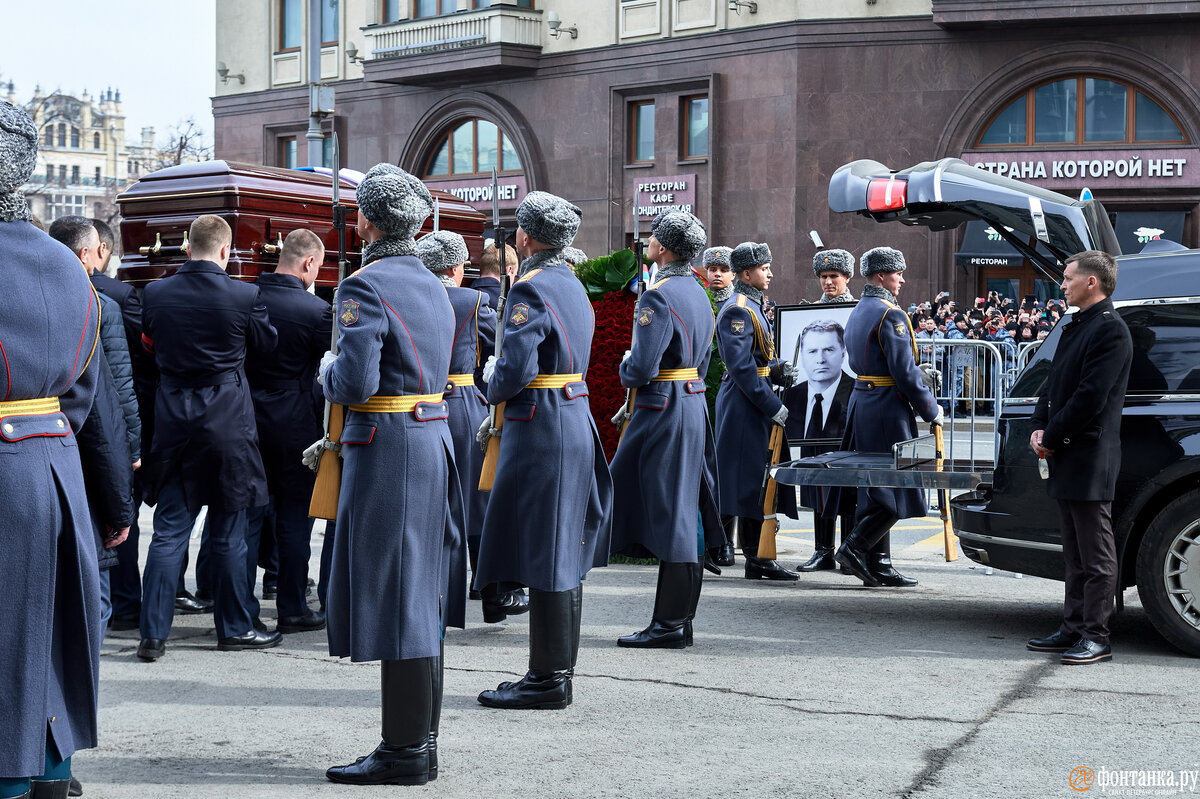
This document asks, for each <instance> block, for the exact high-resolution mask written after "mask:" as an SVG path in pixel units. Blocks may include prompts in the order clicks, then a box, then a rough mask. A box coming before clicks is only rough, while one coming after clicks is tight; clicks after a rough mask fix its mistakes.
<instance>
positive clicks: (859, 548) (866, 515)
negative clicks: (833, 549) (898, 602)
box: [834, 504, 898, 588]
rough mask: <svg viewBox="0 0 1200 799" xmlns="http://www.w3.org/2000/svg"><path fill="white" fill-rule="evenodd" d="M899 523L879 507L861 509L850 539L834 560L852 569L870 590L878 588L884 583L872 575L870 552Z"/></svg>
mask: <svg viewBox="0 0 1200 799" xmlns="http://www.w3.org/2000/svg"><path fill="white" fill-rule="evenodd" d="M897 521H898V519H897V517H896V516H894V515H892V512H891V511H889V510H888V509H887V508H884V507H881V506H879V505H875V504H868V505H867V506H866V507H865V508H860V510H859V513H858V518H857V520H856V521H855V524H854V529H853V530H852V531H851V532H850V537H849V538H847V539H846V540H845V541H844V542H842V546H841V547H840V548H839V549H838V551H837V554H835V555H834V559H836V560H837V562H838V563H840V564H842V565H843V566H845V567H846V568H848V569H850V571H851V573H853V574H854V576H855V577H857V578H858V579H860V580H862V581H863V584H864V585H866V586H867V587H868V588H878V587H879V586H880V585H882V583H880V582H879V579H878V578H877V577H876V576H875V575H874V574H872V573H871V567H870V552H871V549H872V547H874V546H875V544H876V543H877V542H878V541H879V539H881V538H883V537H884V536H885V535H887V533H888V531H889V530H891V529H892V525H893V524H895V523H896V522H897Z"/></svg>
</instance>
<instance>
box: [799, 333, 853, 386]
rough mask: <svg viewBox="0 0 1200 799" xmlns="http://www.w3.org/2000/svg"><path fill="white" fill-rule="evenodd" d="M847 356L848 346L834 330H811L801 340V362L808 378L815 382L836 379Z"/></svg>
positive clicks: (826, 381)
mask: <svg viewBox="0 0 1200 799" xmlns="http://www.w3.org/2000/svg"><path fill="white" fill-rule="evenodd" d="M845 358H846V348H845V347H844V346H843V345H842V343H841V342H840V341H838V335H837V333H834V332H832V331H830V332H825V331H820V330H813V331H810V332H809V333H808V334H806V335H805V336H804V340H803V341H801V342H800V362H801V363H802V364H803V365H804V371H805V373H806V374H807V375H808V379H809V380H811V381H812V382H814V383H829V382H831V381H833V380H836V379H837V378H838V374H839V373H840V372H841V371H842V361H843V360H845Z"/></svg>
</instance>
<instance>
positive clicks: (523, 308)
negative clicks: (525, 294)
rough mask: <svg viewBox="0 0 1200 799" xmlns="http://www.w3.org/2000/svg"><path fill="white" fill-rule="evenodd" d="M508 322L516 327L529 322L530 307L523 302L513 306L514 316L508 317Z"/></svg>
mask: <svg viewBox="0 0 1200 799" xmlns="http://www.w3.org/2000/svg"><path fill="white" fill-rule="evenodd" d="M508 321H509V322H512V323H513V324H514V325H523V324H525V323H526V322H528V321H529V306H528V305H526V304H525V303H523V302H518V303H517V304H516V305H514V306H513V310H512V316H510V317H508Z"/></svg>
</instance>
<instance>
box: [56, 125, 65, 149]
mask: <svg viewBox="0 0 1200 799" xmlns="http://www.w3.org/2000/svg"><path fill="white" fill-rule="evenodd" d="M57 139H58V146H59V147H66V146H67V125H66V123H65V122H59V123H58V137H57Z"/></svg>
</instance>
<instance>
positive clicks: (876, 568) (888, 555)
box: [867, 532, 917, 588]
mask: <svg viewBox="0 0 1200 799" xmlns="http://www.w3.org/2000/svg"><path fill="white" fill-rule="evenodd" d="M867 566H868V567H870V569H871V574H873V575H875V579H876V580H878V581H879V582H880V583H881V584H882V585H886V586H888V587H889V588H911V587H912V586H914V585H916V584H917V581H916V578H913V577H905V576H904V575H903V574H901V573H900V572H898V571H896V569H895V567H894V566H892V534H891V532H888V533H886V534H884V536H883V538H881V539H879V540H878V541H877V542H876V543H875V546H873V547H871V556H870V558H868V561H867Z"/></svg>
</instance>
